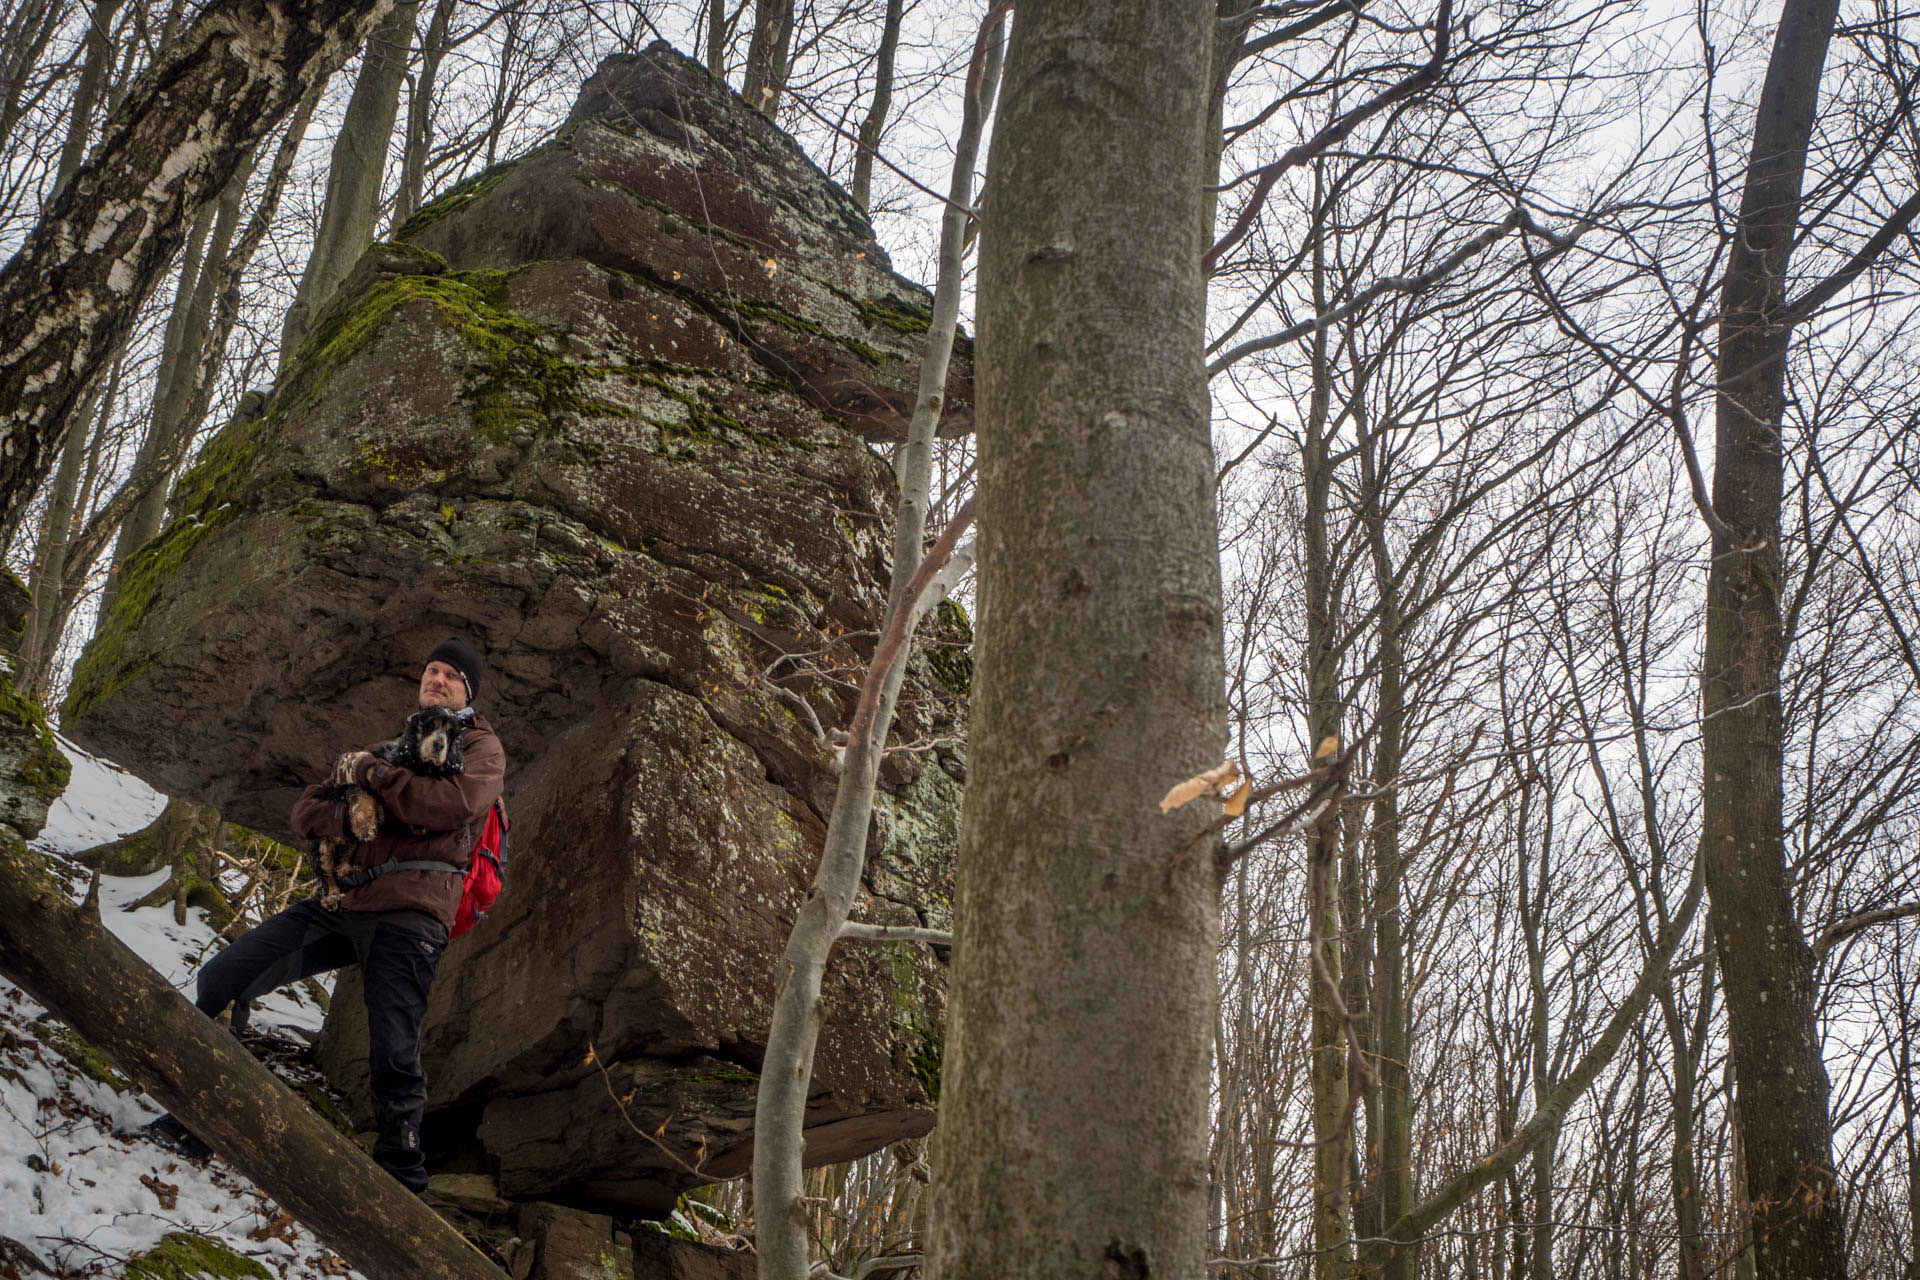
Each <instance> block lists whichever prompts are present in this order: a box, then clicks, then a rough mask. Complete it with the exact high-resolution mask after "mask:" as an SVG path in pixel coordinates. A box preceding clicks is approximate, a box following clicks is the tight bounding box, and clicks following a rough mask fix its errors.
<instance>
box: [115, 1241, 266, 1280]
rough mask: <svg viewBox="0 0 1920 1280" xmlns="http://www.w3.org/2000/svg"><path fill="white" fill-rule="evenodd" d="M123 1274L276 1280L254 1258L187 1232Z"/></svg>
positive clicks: (141, 1278) (173, 1279)
mask: <svg viewBox="0 0 1920 1280" xmlns="http://www.w3.org/2000/svg"><path fill="white" fill-rule="evenodd" d="M122 1274H123V1275H124V1276H126V1277H127V1280H196V1278H197V1277H201V1276H215V1277H221V1278H222V1280H225V1278H228V1277H243V1276H244V1277H258V1280H273V1273H272V1272H271V1271H268V1270H267V1269H266V1268H265V1267H263V1266H261V1265H260V1264H259V1263H257V1262H255V1261H254V1260H253V1259H252V1258H243V1257H241V1256H240V1255H239V1254H237V1253H235V1252H234V1251H233V1250H231V1249H229V1248H227V1246H225V1245H223V1244H221V1243H220V1242H219V1241H218V1240H209V1239H208V1238H207V1237H205V1236H197V1235H193V1234H191V1233H189V1232H185V1231H175V1232H170V1233H169V1234H167V1235H165V1236H163V1237H161V1240H160V1243H159V1244H157V1245H155V1246H154V1247H153V1248H152V1249H150V1250H148V1251H147V1252H146V1253H143V1254H141V1255H140V1256H139V1257H137V1258H135V1259H133V1260H132V1261H131V1262H129V1263H127V1269H126V1271H125V1272H123V1273H122Z"/></svg>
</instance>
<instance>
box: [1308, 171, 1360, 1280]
mask: <svg viewBox="0 0 1920 1280" xmlns="http://www.w3.org/2000/svg"><path fill="white" fill-rule="evenodd" d="M1320 178H1321V168H1320V166H1318V165H1316V166H1315V167H1314V198H1315V203H1316V205H1318V204H1319V203H1320V202H1322V201H1324V200H1325V199H1327V198H1328V197H1327V196H1326V193H1325V191H1324V189H1323V187H1322V185H1321V182H1320ZM1322 225H1324V221H1323V223H1322ZM1312 270H1313V279H1312V286H1313V297H1314V312H1315V314H1319V313H1321V312H1324V311H1325V310H1326V306H1325V297H1324V294H1325V291H1326V250H1325V245H1324V242H1323V241H1322V240H1321V238H1320V237H1318V236H1316V237H1315V239H1314V243H1313V267H1312ZM1312 361H1313V393H1312V398H1311V400H1310V401H1309V402H1308V407H1307V420H1306V434H1305V437H1304V439H1303V441H1302V445H1301V459H1300V464H1301V479H1302V488H1303V490H1304V493H1303V495H1302V497H1303V500H1304V502H1305V506H1306V510H1305V515H1304V521H1303V523H1304V529H1303V533H1304V538H1303V542H1304V546H1303V551H1304V556H1305V560H1306V564H1305V566H1304V570H1305V575H1306V597H1307V598H1306V605H1307V618H1306V622H1307V642H1306V653H1305V659H1306V661H1305V665H1306V669H1307V725H1308V732H1307V746H1308V750H1309V751H1310V752H1311V751H1314V750H1317V749H1318V746H1319V744H1320V743H1321V742H1323V741H1324V740H1326V739H1327V738H1330V737H1338V736H1339V735H1340V731H1341V729H1340V689H1339V671H1338V658H1337V655H1336V652H1335V647H1334V633H1333V628H1334V617H1333V565H1332V562H1331V554H1330V552H1329V550H1328V546H1327V516H1328V506H1329V503H1330V502H1331V500H1332V493H1333V483H1332V479H1333V478H1332V474H1331V464H1330V462H1329V459H1328V457H1327V441H1326V431H1327V418H1328V411H1329V407H1330V404H1331V402H1332V397H1333V370H1332V368H1331V366H1330V364H1329V361H1328V358H1327V333H1326V330H1324V329H1322V330H1321V331H1319V332H1318V333H1316V334H1315V335H1314V338H1313V345H1312ZM1342 808H1343V806H1340V805H1333V806H1330V807H1329V808H1328V810H1327V812H1326V814H1325V815H1324V816H1323V817H1322V818H1321V819H1320V821H1318V822H1317V823H1315V824H1314V825H1313V827H1312V829H1311V830H1309V831H1308V832H1307V875H1308V876H1309V878H1310V883H1309V889H1308V893H1307V903H1308V907H1307V909H1308V910H1309V911H1314V912H1317V913H1318V914H1319V920H1318V921H1317V927H1316V928H1315V929H1314V930H1313V933H1314V936H1316V937H1317V938H1318V940H1319V941H1318V947H1319V951H1320V963H1319V964H1318V966H1316V967H1315V968H1314V972H1312V973H1311V974H1310V975H1309V979H1308V980H1309V984H1310V985H1309V990H1310V991H1311V992H1312V998H1311V1000H1310V1002H1309V1008H1310V1009H1311V1015H1310V1024H1309V1030H1308V1035H1309V1040H1308V1052H1309V1054H1310V1055H1311V1061H1312V1079H1313V1142H1314V1148H1313V1249H1314V1257H1313V1272H1314V1275H1315V1276H1317V1277H1319V1278H1320V1280H1335V1278H1336V1277H1340V1276H1344V1275H1346V1274H1347V1272H1348V1269H1349V1267H1350V1265H1351V1257H1350V1253H1351V1250H1350V1248H1349V1241H1350V1240H1351V1233H1350V1229H1349V1226H1348V1222H1349V1218H1348V1213H1349V1207H1348V1200H1347V1155H1348V1151H1349V1149H1350V1148H1351V1147H1352V1145H1353V1137H1354V1135H1353V1133H1352V1132H1351V1129H1350V1126H1349V1123H1348V1118H1347V1117H1348V1106H1347V1104H1348V1099H1349V1096H1350V1090H1351V1088H1352V1081H1351V1080H1350V1079H1349V1078H1348V1074H1347V1057H1348V1051H1347V1039H1346V1028H1345V1027H1344V1026H1343V1025H1342V1024H1341V1021H1340V1013H1339V1010H1338V1009H1337V1008H1336V1007H1335V999H1336V997H1337V996H1338V994H1339V991H1340V984H1341V958H1342V957H1341V941H1340V939H1341V933H1342V921H1341V915H1340V906H1341V903H1340V895H1339V883H1338V882H1339V872H1338V869H1337V868H1338V863H1339V857H1340V850H1341V843H1342V841H1341V834H1340V826H1341V823H1340V818H1341V813H1342Z"/></svg>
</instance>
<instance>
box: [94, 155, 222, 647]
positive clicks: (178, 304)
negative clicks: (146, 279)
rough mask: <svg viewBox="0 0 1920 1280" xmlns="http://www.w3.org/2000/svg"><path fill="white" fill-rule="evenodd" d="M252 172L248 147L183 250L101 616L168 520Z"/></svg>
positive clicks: (189, 438)
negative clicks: (137, 487) (223, 268)
mask: <svg viewBox="0 0 1920 1280" xmlns="http://www.w3.org/2000/svg"><path fill="white" fill-rule="evenodd" d="M252 174H253V153H252V151H251V150H249V152H248V153H247V157H246V161H245V162H244V163H243V164H241V165H240V167H239V168H237V169H235V170H234V172H233V179H232V181H230V182H228V183H227V186H226V189H225V190H224V191H222V192H221V193H220V198H219V199H218V200H216V201H214V202H213V203H212V204H210V205H209V206H207V207H206V208H204V209H202V210H201V211H200V215H199V217H198V218H196V219H195V225H194V229H193V231H192V233H191V234H190V235H189V236H188V238H187V249H186V253H185V254H184V255H183V256H182V258H181V260H180V287H179V289H178V290H177V291H176V292H175V294H174V299H173V310H172V312H171V313H170V314H169V315H168V316H167V327H166V332H165V334H164V336H163V337H162V340H161V346H160V372H159V375H158V376H157V377H156V378H155V379H154V396H153V412H152V413H151V414H150V415H149V418H148V421H147V434H146V437H145V438H144V439H142V440H141V441H140V450H139V452H138V453H137V454H136V455H135V457H134V464H133V466H134V469H133V475H134V476H138V477H139V478H140V482H141V485H142V492H141V496H140V497H139V499H138V500H137V501H135V502H134V504H133V510H132V511H131V512H129V513H128V515H127V518H126V520H125V522H124V523H122V524H121V526H120V536H119V537H118V538H117V539H115V541H114V545H113V572H112V573H110V574H109V575H108V576H107V584H106V587H105V588H104V589H103V590H102V592H101V595H100V616H101V617H103V618H104V617H106V616H107V613H108V611H109V610H111V609H112V608H113V601H114V597H115V596H117V595H118V594H119V592H120V570H121V569H122V568H123V567H125V565H126V563H127V561H128V560H130V559H132V558H133V553H134V552H135V551H138V550H139V549H140V548H141V546H143V545H144V544H145V543H146V541H147V540H148V539H149V538H151V537H153V536H154V535H155V534H157V533H159V532H160V527H161V526H162V525H163V524H165V523H166V516H167V487H168V485H169V484H171V483H172V480H173V473H174V471H175V470H177V469H178V467H179V463H180V462H181V461H182V460H184V458H185V456H186V452H187V446H188V445H189V444H190V443H191V442H192V439H193V433H194V429H195V428H196V427H198V426H199V425H200V424H199V423H198V421H196V420H194V419H192V418H190V417H189V416H188V414H187V405H188V401H189V400H190V399H191V398H192V395H193V384H194V377H193V375H194V370H196V369H197V368H199V366H200V361H201V358H202V356H203V354H204V352H205V348H206V345H207V343H208V341H209V340H210V339H209V335H208V332H207V328H208V320H209V319H210V318H211V316H212V312H213V291H214V285H215V282H216V281H217V279H218V278H219V274H220V273H219V271H218V270H217V264H219V263H221V262H223V261H225V259H226V256H227V250H228V248H229V247H230V246H231V245H232V243H233V233H234V227H235V224H237V223H238V222H239V220H240V201H241V199H242V198H243V197H244V196H245V195H246V190H247V180H248V179H249V178H250V177H251V176H252Z"/></svg>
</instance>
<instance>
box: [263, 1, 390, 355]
mask: <svg viewBox="0 0 1920 1280" xmlns="http://www.w3.org/2000/svg"><path fill="white" fill-rule="evenodd" d="M419 11H420V4H419V0H399V3H397V4H395V5H394V6H393V8H392V9H391V10H389V11H388V13H387V16H386V17H384V18H382V19H381V20H380V25H379V26H377V27H375V28H374V29H373V34H372V35H371V36H369V37H367V52H366V56H365V57H364V58H362V59H361V60H360V75H359V77H358V78H357V79H355V80H354V82H353V96H352V97H351V98H349V99H348V100H347V114H346V118H345V119H344V120H342V121H341V123H340V133H339V136H338V137H336V138H335V139H334V140H333V155H332V158H331V160H330V162H329V163H328V165H327V199H326V203H325V204H324V205H323V206H322V207H321V211H320V229H319V230H318V231H317V232H315V233H314V237H313V252H312V253H311V254H310V255H308V257H307V268H306V270H305V271H303V272H302V273H301V275H300V288H299V291H298V292H297V293H296V294H295V295H294V299H293V305H292V306H291V307H289V308H287V319H286V324H285V326H284V327H283V328H282V330H281V336H280V367H281V368H282V369H285V368H286V367H287V361H289V360H291V359H292V358H293V353H294V352H295V351H297V350H299V348H300V343H301V341H302V340H303V339H304V338H305V337H306V336H307V329H308V327H309V326H310V325H311V324H312V323H313V318H314V317H315V316H316V315H318V314H320V309H321V308H322V307H324V306H326V305H327V300H328V299H330V298H332V297H333V291H334V290H335V289H336V288H338V287H339V285H340V282H341V281H342V280H344V279H346V277H347V272H348V271H350V270H352V269H353V264H354V263H356V262H358V261H359V260H360V255H361V254H362V253H365V252H366V249H367V246H368V245H369V244H372V243H373V216H374V213H375V211H376V210H377V209H378V208H379V205H380V181H381V178H382V177H383V176H384V175H385V173H386V171H387V146H388V144H389V143H391V142H392V141H393V122H394V120H395V118H396V117H398V115H399V114H400V86H401V84H402V83H403V82H404V81H405V80H406V77H407V55H408V53H409V52H410V51H411V50H412V49H413V24H414V19H415V17H416V16H417V15H418V14H419Z"/></svg>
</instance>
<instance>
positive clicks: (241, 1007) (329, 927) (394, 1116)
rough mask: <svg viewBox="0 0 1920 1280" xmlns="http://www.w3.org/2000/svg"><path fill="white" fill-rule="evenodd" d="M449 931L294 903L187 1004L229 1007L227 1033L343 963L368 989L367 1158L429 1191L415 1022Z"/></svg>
mask: <svg viewBox="0 0 1920 1280" xmlns="http://www.w3.org/2000/svg"><path fill="white" fill-rule="evenodd" d="M446 945H447V929H446V926H445V925H443V924H441V923H440V922H439V921H438V920H436V919H434V918H433V917H432V916H430V915H428V914H426V913H425V912H423V911H329V910H327V909H326V908H325V907H323V906H321V905H320V903H319V901H318V900H317V899H309V900H307V901H305V902H300V903H295V904H294V905H293V906H291V907H288V908H287V909H286V910H285V911H282V912H281V913H280V914H279V915H277V916H274V917H273V918H272V919H271V920H268V921H266V922H265V923H264V924H262V925H260V926H259V927H258V928H256V929H253V930H251V931H250V932H248V933H246V934H244V935H242V936H241V937H240V938H239V939H237V940H236V941H235V942H234V943H233V945H232V946H230V947H228V948H227V949H226V950H225V951H222V952H221V953H220V954H219V955H217V956H215V957H214V958H213V959H211V960H209V961H208V962H207V963H206V965H205V966H204V967H203V968H202V969H201V970H200V979H199V995H198V998H197V999H196V1000H195V1001H194V1003H195V1004H197V1005H199V1006H200V1011H201V1012H202V1013H205V1014H206V1015H207V1016H208V1017H211V1018H217V1017H219V1016H220V1015H221V1014H222V1013H223V1012H225V1011H226V1008H227V1006H228V1005H233V1006H234V1018H233V1023H234V1029H235V1030H239V1029H240V1028H242V1027H244V1026H245V1025H246V1018H247V1015H246V1008H247V1006H246V1002H247V1001H249V1000H252V999H255V998H257V997H259V996H263V995H265V994H266V993H267V992H269V991H271V990H273V989H274V988H275V987H279V986H285V985H286V984H287V983H289V982H298V981H299V980H300V979H302V978H310V977H312V976H313V975H314V974H316V973H326V972H327V971H329V970H332V969H339V968H343V967H345V966H347V965H350V964H357V965H359V966H360V971H361V974H362V976H363V978H364V981H365V985H366V1003H367V1038H368V1041H369V1042H370V1052H369V1054H368V1066H369V1067H371V1068H372V1075H373V1090H372V1091H373V1116H374V1122H375V1124H376V1126H377V1127H378V1129H379V1140H378V1141H377V1142H376V1143H375V1144H374V1148H373V1158H374V1159H375V1160H377V1161H379V1163H380V1164H381V1166H382V1167H383V1168H385V1169H386V1170H387V1171H388V1172H389V1173H391V1174H393V1176H394V1177H396V1178H398V1179H399V1180H400V1181H401V1182H402V1183H403V1184H405V1185H406V1186H407V1187H409V1188H410V1189H412V1190H414V1191H421V1190H424V1189H425V1188H426V1185H427V1166H426V1160H425V1157H424V1156H422V1154H421V1151H420V1121H421V1118H422V1117H423V1116H424V1115H425V1113H426V1109H427V1073H426V1072H425V1071H423V1070H422V1069H421V1067H420V1020H421V1019H422V1018H424V1017H425V1016H426V1013H427V993H428V991H429V990H431V988H432V986H433V971H434V969H435V967H436V966H437V965H438V964H439V963H440V953H441V952H442V951H443V950H445V949H446Z"/></svg>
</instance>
